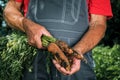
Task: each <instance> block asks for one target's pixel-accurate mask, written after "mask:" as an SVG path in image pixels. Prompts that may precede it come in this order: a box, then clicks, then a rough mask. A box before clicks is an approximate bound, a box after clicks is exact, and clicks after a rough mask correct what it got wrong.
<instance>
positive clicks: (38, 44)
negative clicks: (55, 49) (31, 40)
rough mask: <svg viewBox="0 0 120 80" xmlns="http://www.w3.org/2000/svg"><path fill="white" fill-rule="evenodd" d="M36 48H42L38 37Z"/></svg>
mask: <svg viewBox="0 0 120 80" xmlns="http://www.w3.org/2000/svg"><path fill="white" fill-rule="evenodd" d="M36 46H37V48H38V49H41V48H42V42H41V39H40V37H36Z"/></svg>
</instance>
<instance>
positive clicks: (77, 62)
mask: <svg viewBox="0 0 120 80" xmlns="http://www.w3.org/2000/svg"><path fill="white" fill-rule="evenodd" d="M80 62H81V60H79V59H77V58H74V59H73V64H72V66H71V70H70V71H67V70H66V69H65V68H64V67H62V66H60V64H59V63H57V62H56V60H53V64H54V65H55V67H56V68H57V69H58V71H60V72H61V73H62V74H64V75H72V74H74V73H75V72H77V71H79V70H80Z"/></svg>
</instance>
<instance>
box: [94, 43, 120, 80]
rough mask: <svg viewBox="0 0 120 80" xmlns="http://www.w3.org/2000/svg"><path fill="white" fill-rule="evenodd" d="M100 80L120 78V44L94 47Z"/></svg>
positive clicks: (118, 79) (117, 79) (119, 79)
mask: <svg viewBox="0 0 120 80" xmlns="http://www.w3.org/2000/svg"><path fill="white" fill-rule="evenodd" d="M93 58H94V59H95V64H96V67H95V72H96V75H97V79H98V80H120V45H118V44H115V45H114V46H113V47H109V46H103V45H100V46H97V47H95V48H94V49H93Z"/></svg>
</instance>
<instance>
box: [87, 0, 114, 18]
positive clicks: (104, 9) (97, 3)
mask: <svg viewBox="0 0 120 80" xmlns="http://www.w3.org/2000/svg"><path fill="white" fill-rule="evenodd" d="M89 13H90V14H100V15H105V16H107V17H108V18H111V17H112V16H113V14H112V9H111V3H110V0H90V2H89Z"/></svg>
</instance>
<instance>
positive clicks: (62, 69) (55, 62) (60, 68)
mask: <svg viewBox="0 0 120 80" xmlns="http://www.w3.org/2000/svg"><path fill="white" fill-rule="evenodd" d="M53 63H54V65H55V67H56V68H57V70H58V71H60V72H61V73H62V74H64V75H68V74H70V72H69V71H66V69H65V68H64V67H62V66H60V65H59V63H58V62H57V61H56V60H53Z"/></svg>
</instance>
